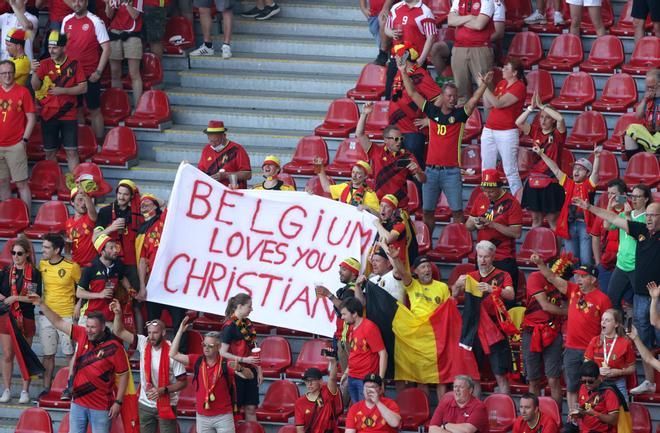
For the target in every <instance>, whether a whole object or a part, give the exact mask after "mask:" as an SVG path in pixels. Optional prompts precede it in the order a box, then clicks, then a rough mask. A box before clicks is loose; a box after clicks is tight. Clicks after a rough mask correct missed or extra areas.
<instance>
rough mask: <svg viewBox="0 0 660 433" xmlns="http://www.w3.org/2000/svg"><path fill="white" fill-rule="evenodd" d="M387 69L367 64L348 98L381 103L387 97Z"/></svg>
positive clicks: (347, 95)
mask: <svg viewBox="0 0 660 433" xmlns="http://www.w3.org/2000/svg"><path fill="white" fill-rule="evenodd" d="M386 73H387V68H386V67H384V66H378V65H374V64H373V63H367V64H366V65H365V66H364V68H362V72H361V73H360V78H358V80H357V83H355V87H354V88H352V89H351V90H349V91H348V92H346V97H347V98H353V99H360V100H364V101H379V100H380V99H381V98H382V97H383V96H384V95H385V76H386Z"/></svg>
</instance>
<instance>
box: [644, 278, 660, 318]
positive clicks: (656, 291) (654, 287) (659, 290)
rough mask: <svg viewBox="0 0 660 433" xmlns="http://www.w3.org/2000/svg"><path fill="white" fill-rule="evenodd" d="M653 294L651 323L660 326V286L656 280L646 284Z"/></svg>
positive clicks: (650, 293)
mask: <svg viewBox="0 0 660 433" xmlns="http://www.w3.org/2000/svg"><path fill="white" fill-rule="evenodd" d="M646 288H647V289H649V295H651V317H650V319H651V325H653V326H654V327H656V328H660V315H659V314H658V296H660V286H658V283H656V282H655V281H651V282H650V283H648V284H647V286H646Z"/></svg>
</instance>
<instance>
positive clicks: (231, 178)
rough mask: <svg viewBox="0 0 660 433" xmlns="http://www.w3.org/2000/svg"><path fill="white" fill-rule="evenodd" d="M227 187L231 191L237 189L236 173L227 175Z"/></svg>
mask: <svg viewBox="0 0 660 433" xmlns="http://www.w3.org/2000/svg"><path fill="white" fill-rule="evenodd" d="M229 186H230V187H231V188H232V189H238V176H237V175H236V173H230V174H229Z"/></svg>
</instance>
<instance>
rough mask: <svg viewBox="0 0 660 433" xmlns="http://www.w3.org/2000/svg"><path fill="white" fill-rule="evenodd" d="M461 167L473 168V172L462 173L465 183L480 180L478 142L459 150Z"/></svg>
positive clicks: (465, 168)
mask: <svg viewBox="0 0 660 433" xmlns="http://www.w3.org/2000/svg"><path fill="white" fill-rule="evenodd" d="M475 111H478V110H475ZM461 168H462V169H463V170H469V169H472V170H474V173H473V174H468V173H465V174H463V181H464V182H465V183H479V182H481V147H480V146H479V145H478V144H471V145H469V146H466V147H464V148H463V150H462V151H461Z"/></svg>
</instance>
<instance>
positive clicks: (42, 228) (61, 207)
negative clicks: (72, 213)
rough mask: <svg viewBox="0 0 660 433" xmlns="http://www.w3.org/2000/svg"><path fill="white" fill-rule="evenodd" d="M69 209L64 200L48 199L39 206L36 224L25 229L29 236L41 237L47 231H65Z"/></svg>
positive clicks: (33, 237)
mask: <svg viewBox="0 0 660 433" xmlns="http://www.w3.org/2000/svg"><path fill="white" fill-rule="evenodd" d="M68 218H69V211H68V210H67V207H66V204H65V203H64V202H62V201H57V200H53V201H47V202H46V203H44V204H42V205H41V206H40V207H39V212H37V217H36V218H35V220H34V224H32V226H31V227H30V228H28V229H26V230H25V234H26V235H27V237H29V238H32V239H41V238H43V236H44V235H45V234H47V233H63V232H64V231H65V230H66V220H67V219H68Z"/></svg>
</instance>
